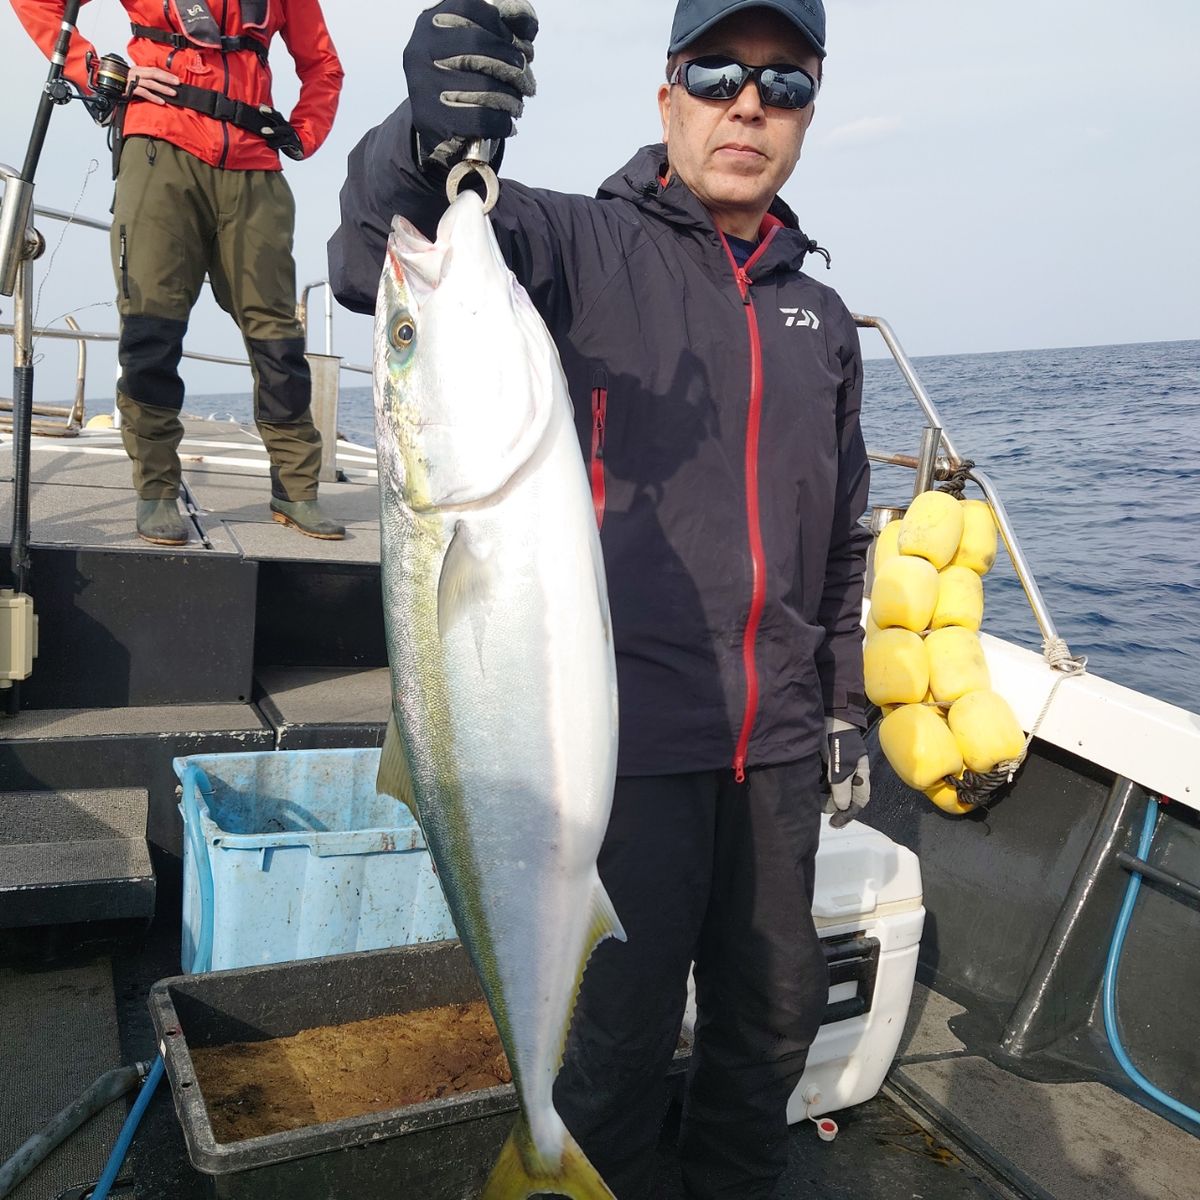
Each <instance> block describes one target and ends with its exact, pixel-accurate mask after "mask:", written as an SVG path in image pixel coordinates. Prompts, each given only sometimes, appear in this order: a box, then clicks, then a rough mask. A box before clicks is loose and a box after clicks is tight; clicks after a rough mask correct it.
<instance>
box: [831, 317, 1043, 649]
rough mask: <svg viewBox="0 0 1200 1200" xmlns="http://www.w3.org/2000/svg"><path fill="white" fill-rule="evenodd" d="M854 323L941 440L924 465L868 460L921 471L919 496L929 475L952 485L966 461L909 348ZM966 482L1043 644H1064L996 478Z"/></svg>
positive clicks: (882, 326) (975, 475)
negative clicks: (977, 496)
mask: <svg viewBox="0 0 1200 1200" xmlns="http://www.w3.org/2000/svg"><path fill="white" fill-rule="evenodd" d="M854 323H855V324H856V325H857V326H858V327H859V329H874V330H877V331H878V333H879V335H880V337H882V338H883V341H884V344H885V345H886V346H887V348H888V350H889V351H890V352H891V355H892V358H893V359H895V361H896V366H898V367H899V368H900V374H901V375H903V376H904V381H905V383H907V384H908V386H909V390H910V391H911V392H912V394H913V396H914V398H915V399H916V401H917V403H918V404H919V405H920V407H921V411H922V412H923V413H924V414H925V420H926V422H927V428H928V429H931V430H934V431H936V434H937V436H936V437H934V438H932V439H931V445H932V447H933V449H932V451H931V452H930V453H929V455H928V458H927V461H926V462H925V463H922V460H921V457H920V456H913V455H908V454H881V453H877V452H874V451H871V452H869V453H868V455H867V457H868V458H870V460H871V461H872V462H874V463H881V464H885V465H887V466H893V467H906V468H908V469H910V470H913V471H916V472H917V473H918V485H919V486H918V490H923V488H924V486H926V485H925V484H924V483H923V482H922V480H921V475H922V473H923V472H924V473H928V475H929V476H930V477H931V478H930V482H931V481H932V480H933V479H943V480H944V479H949V478H950V476H951V475H953V474H954V473H955V472H956V471H959V470H961V468H962V466H963V464H964V463H965V462H966V461H967V460H966V458H965V457H964V456H963V455H962V454H960V453H959V451H958V448H957V447H956V446H955V444H954V442H953V441H951V439H950V435H949V434H948V433H947V432H946V425H945V422H944V421H943V420H942V416H941V413H939V412H938V409H937V405H935V404H934V402H933V400H932V399H931V398H930V395H929V393H928V392H927V391H926V390H925V385H924V384H923V383H922V382H921V380H920V378H919V376H918V375H917V372H916V369H915V368H914V367H913V365H912V362H911V361H910V360H909V357H908V355H907V354H905V352H904V347H903V346H901V345H900V341H899V339H898V338H897V337H896V334H895V333H894V332H893V330H892V327H891V326H890V325H889V324H888V323H887V322H886V321H885V320H884V319H883V318H882V317H868V316H860V315H858V314H857V313H855V314H854ZM939 442H940V444H941V446H943V447H944V448H945V450H946V456H945V457H939V456H938V455H937V451H936V447H937V445H938V443H939ZM967 478H969V479H971V480H972V481H973V482H974V483H976V484H978V485H979V488H980V490H981V491H982V492H983V494H984V496H985V497H986V499H987V502H988V504H990V505H991V508H992V512H993V513H994V514H995V517H996V525H997V527H998V528H999V530H1000V536H1001V538H1002V539H1003V541H1004V546H1005V549H1006V550H1007V551H1008V557H1009V558H1010V559H1011V560H1012V565H1013V570H1014V571H1016V573H1017V578H1018V579H1019V580H1020V582H1021V587H1022V588H1023V589H1024V591H1025V597H1026V599H1027V600H1028V601H1029V607H1030V608H1031V609H1032V610H1033V615H1034V618H1035V620H1036V621H1037V623H1038V627H1039V628H1040V629H1041V631H1042V641H1043V642H1044V643H1050V642H1057V641H1060V640H1061V639H1060V637H1059V632H1058V627H1057V626H1056V625H1055V623H1054V618H1053V617H1052V616H1051V615H1050V610H1049V608H1048V607H1047V605H1046V600H1045V598H1044V597H1043V595H1042V589H1041V588H1040V587H1038V582H1037V580H1036V579H1035V578H1034V574H1033V568H1032V567H1031V566H1030V565H1029V560H1028V559H1027V558H1026V557H1025V552H1024V550H1022V549H1021V543H1020V541H1019V539H1018V538H1017V531H1016V529H1014V528H1013V523H1012V519H1011V518H1010V517H1009V515H1008V510H1007V509H1006V508H1005V507H1004V502H1003V501H1002V500H1001V499H1000V492H999V490H998V489H997V487H996V485H995V484H994V483H993V482H992V480H991V478H990V477H989V476H988V475H987V474H985V473H984V472H983V471H981V470H979V468H978V467H976V466H972V467H971V468H970V470H969V471H968V472H967Z"/></svg>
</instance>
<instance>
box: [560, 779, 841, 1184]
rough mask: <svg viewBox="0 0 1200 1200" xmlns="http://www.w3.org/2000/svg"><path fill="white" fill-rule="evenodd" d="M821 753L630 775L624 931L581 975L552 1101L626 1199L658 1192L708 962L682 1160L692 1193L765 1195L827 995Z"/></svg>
mask: <svg viewBox="0 0 1200 1200" xmlns="http://www.w3.org/2000/svg"><path fill="white" fill-rule="evenodd" d="M820 769H821V766H820V759H819V758H818V757H817V756H813V757H811V758H806V759H803V760H801V761H798V762H795V763H791V764H787V765H784V766H774V767H764V768H759V769H754V770H750V771H748V772H747V774H746V779H745V782H744V783H741V784H739V783H737V782H735V780H734V778H733V774H732V772H731V771H720V772H716V771H707V772H701V773H697V774H688V775H668V776H636V777H623V778H619V779H618V780H617V786H616V794H615V796H614V799H613V811H612V818H611V820H610V822H609V827H608V832H607V834H606V836H605V841H604V845H603V848H602V850H601V853H600V858H599V868H600V876H601V879H602V880H603V881H604V885H605V887H606V888H607V889H608V894H609V896H610V897H611V898H612V902H613V905H614V907H615V908H616V911H617V915H618V916H619V917H620V919H621V922H622V924H623V925H624V927H625V931H626V934H627V935H628V941H627V942H624V943H622V942H618V941H616V940H615V939H611V938H610V939H608V940H607V941H605V942H602V943H601V944H600V945H599V946H598V947H597V948H596V951H595V953H594V954H593V955H592V958H591V960H590V961H589V963H588V966H587V969H586V970H585V972H584V975H583V984H582V988H581V992H580V997H579V1003H578V1005H577V1007H576V1009H575V1015H574V1020H573V1022H572V1026H571V1031H570V1035H569V1037H568V1039H567V1050H566V1057H565V1060H564V1064H563V1068H562V1071H561V1072H560V1073H559V1077H558V1080H557V1082H556V1084H555V1105H556V1107H557V1108H558V1111H559V1113H560V1114H561V1116H562V1118H563V1120H564V1121H565V1122H566V1125H567V1127H568V1129H570V1130H571V1132H572V1133H573V1134H574V1136H575V1138H576V1140H577V1141H578V1142H579V1143H580V1145H581V1146H582V1147H583V1150H584V1152H585V1153H586V1154H587V1155H588V1157H589V1158H590V1159H591V1161H592V1163H593V1164H594V1165H595V1167H596V1168H597V1170H598V1171H599V1172H600V1173H601V1175H602V1176H603V1178H604V1180H605V1182H607V1183H608V1185H609V1187H610V1188H611V1189H612V1190H613V1192H614V1193H615V1195H616V1196H617V1200H651V1188H652V1181H653V1173H654V1168H655V1147H656V1144H657V1141H658V1137H659V1131H660V1127H661V1125H662V1121H663V1117H664V1115H665V1112H666V1108H667V1104H668V1101H669V1090H668V1083H667V1067H668V1064H669V1062H670V1060H671V1057H672V1055H673V1054H674V1052H675V1049H676V1046H677V1042H678V1037H679V1030H680V1023H681V1020H682V1017H683V1012H684V1006H685V1002H686V988H687V977H688V969H689V966H690V965H691V963H692V961H693V959H694V960H695V978H696V996H697V1007H698V1020H697V1026H696V1040H695V1047H694V1051H693V1054H692V1058H691V1063H690V1069H689V1074H688V1079H687V1087H686V1093H685V1098H684V1108H683V1118H682V1126H681V1131H680V1143H679V1155H680V1162H681V1165H682V1169H683V1178H684V1186H685V1194H686V1195H687V1196H688V1197H689V1200H765V1198H766V1197H768V1196H770V1194H771V1192H772V1189H773V1188H774V1186H775V1183H776V1180H777V1179H778V1178H779V1176H780V1175H781V1174H782V1173H783V1171H784V1169H785V1167H786V1166H787V1153H788V1136H787V1116H786V1107H787V1101H788V1098H789V1096H790V1095H791V1093H792V1091H793V1089H794V1088H795V1086H796V1084H797V1082H798V1081H799V1079H800V1076H801V1074H802V1073H803V1070H804V1064H805V1060H806V1058H807V1055H808V1048H809V1046H810V1045H811V1043H812V1039H813V1037H814V1036H815V1035H816V1032H817V1029H818V1026H819V1024H820V1021H821V1016H822V1014H823V1012H824V1010H825V1005H826V1002H827V999H828V994H829V976H828V969H827V967H826V965H825V958H824V955H823V953H822V950H821V945H820V941H819V939H818V937H817V934H816V931H815V929H814V927H813V921H812V894H813V871H814V864H815V859H816V851H817V842H818V839H819V836H820V812H821V801H822V797H821V794H820V790H819V778H820Z"/></svg>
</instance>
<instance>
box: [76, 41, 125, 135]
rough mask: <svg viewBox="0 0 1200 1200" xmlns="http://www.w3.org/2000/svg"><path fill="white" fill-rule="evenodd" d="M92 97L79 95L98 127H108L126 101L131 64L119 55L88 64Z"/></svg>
mask: <svg viewBox="0 0 1200 1200" xmlns="http://www.w3.org/2000/svg"><path fill="white" fill-rule="evenodd" d="M88 85H89V86H90V87H91V89H92V94H91V95H90V96H85V95H84V94H83V93H82V92H80V93H79V98H80V100H82V101H83V105H84V107H85V108H86V109H87V110H88V112H90V113H91V114H92V119H93V120H94V121H95V122H96V124H97V125H108V124H109V123H110V122H111V121H112V119H113V114H114V113H115V112H116V111H117V106H118V105H119V104H121V102H122V101H123V100H124V99H125V90H126V88H128V86H129V64H128V63H127V62H126V61H125V60H124V59H123V58H122V57H121V56H120V55H119V54H106V55H105V56H104V57H103V58H102V59H100V61H99V62H96V61H95V60H94V59H93V60H91V61H90V62H89V64H88Z"/></svg>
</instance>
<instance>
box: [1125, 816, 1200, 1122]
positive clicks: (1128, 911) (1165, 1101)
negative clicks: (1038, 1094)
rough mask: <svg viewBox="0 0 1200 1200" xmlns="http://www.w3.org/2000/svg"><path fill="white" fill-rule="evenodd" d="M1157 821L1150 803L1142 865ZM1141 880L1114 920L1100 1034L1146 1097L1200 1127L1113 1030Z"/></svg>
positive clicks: (1134, 877) (1133, 882) (1199, 1115)
mask: <svg viewBox="0 0 1200 1200" xmlns="http://www.w3.org/2000/svg"><path fill="white" fill-rule="evenodd" d="M1157 820H1158V801H1157V800H1151V801H1150V802H1149V804H1148V805H1147V806H1146V817H1145V820H1144V821H1143V822H1142V837H1141V841H1140V842H1139V844H1138V852H1137V856H1138V858H1140V859H1141V860H1142V861H1143V862H1145V861H1147V860H1148V859H1149V857H1150V843H1151V842H1152V841H1153V840H1154V826H1155V823H1156V822H1157ZM1141 886H1142V877H1141V875H1140V874H1139V873H1138V872H1137V871H1134V872H1132V873H1131V874H1130V876H1129V886H1128V887H1127V888H1126V889H1125V901H1124V903H1123V904H1122V905H1121V913H1120V916H1118V917H1117V927H1116V929H1115V930H1114V931H1113V937H1112V943H1111V944H1110V945H1109V948H1108V964H1107V965H1106V966H1105V968H1104V1031H1105V1033H1107V1034H1108V1044H1109V1046H1111V1047H1112V1052H1113V1054H1114V1055H1115V1056H1116V1059H1117V1062H1118V1063H1119V1064H1120V1066H1121V1070H1122V1071H1124V1072H1125V1074H1126V1075H1128V1076H1129V1078H1130V1079H1131V1080H1133V1082H1134V1083H1135V1084H1136V1085H1137V1086H1138V1087H1139V1088H1141V1090H1142V1091H1143V1092H1145V1093H1146V1094H1147V1095H1148V1096H1152V1097H1153V1098H1154V1099H1155V1100H1157V1101H1158V1102H1159V1104H1162V1105H1164V1106H1165V1107H1167V1108H1169V1109H1170V1110H1171V1111H1172V1112H1175V1113H1178V1114H1179V1115H1180V1116H1181V1117H1185V1118H1186V1119H1187V1120H1189V1121H1194V1122H1195V1123H1196V1124H1198V1125H1200V1112H1197V1111H1196V1109H1194V1108H1190V1107H1189V1106H1188V1105H1186V1104H1184V1103H1183V1101H1182V1100H1176V1099H1175V1097H1174V1096H1169V1095H1168V1094H1167V1093H1166V1092H1164V1091H1163V1090H1162V1089H1161V1088H1156V1087H1155V1086H1154V1084H1152V1083H1151V1082H1150V1080H1148V1079H1147V1078H1146V1077H1145V1075H1143V1074H1142V1073H1141V1071H1139V1070H1138V1069H1137V1067H1135V1066H1134V1065H1133V1061H1132V1060H1131V1059H1130V1057H1129V1055H1128V1054H1127V1053H1126V1052H1125V1047H1124V1046H1122V1045H1121V1036H1120V1033H1119V1032H1118V1030H1117V970H1118V968H1119V967H1120V965H1121V951H1122V949H1123V948H1124V946H1125V935H1126V933H1128V932H1129V921H1130V918H1131V917H1132V916H1133V906H1134V904H1135V903H1136V901H1137V895H1138V892H1139V891H1140V890H1141Z"/></svg>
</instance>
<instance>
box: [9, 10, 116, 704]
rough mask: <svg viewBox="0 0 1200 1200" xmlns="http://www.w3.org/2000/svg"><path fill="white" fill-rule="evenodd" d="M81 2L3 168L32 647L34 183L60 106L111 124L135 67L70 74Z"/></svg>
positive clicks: (16, 508)
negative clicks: (84, 77) (20, 157)
mask: <svg viewBox="0 0 1200 1200" xmlns="http://www.w3.org/2000/svg"><path fill="white" fill-rule="evenodd" d="M79 5H80V0H67V2H66V5H65V8H64V11H63V19H62V25H61V27H60V29H59V33H58V39H57V40H56V42H55V44H54V50H53V53H52V54H51V56H50V71H49V74H48V75H47V76H46V82H45V84H44V85H43V87H42V95H41V99H40V100H39V102H38V108H37V113H36V115H35V116H34V119H33V129H32V130H31V132H30V135H29V146H28V148H27V150H26V152H25V163H24V165H23V166H22V168H21V170H20V171H19V172H18V171H16V170H14V169H13V168H12V167H6V166H4V165H3V164H0V178H2V179H3V180H4V200H3V202H2V203H0V295H4V296H13V297H14V303H13V404H12V433H13V452H12V453H13V526H12V540H11V543H10V549H9V563H10V570H11V575H12V588H13V591H14V593H15V596H13V597H6V600H7V601H8V603H9V604H10V606H12V607H14V608H15V607H17V606H18V605H19V606H20V607H21V608H22V609H23V610H24V611H25V613H26V616H25V620H26V621H27V623H28V627H29V629H30V632H29V634H28V637H29V640H30V642H32V624H33V615H32V610H33V606H32V601H31V600H30V601H29V602H28V603H24V599H25V598H26V597H28V592H29V580H30V559H29V485H30V440H31V437H32V433H33V312H32V309H31V307H30V305H31V302H32V291H33V289H32V283H33V261H34V259H36V258H39V257H41V255H42V253H43V252H44V250H45V248H46V243H45V240H44V239H43V238H42V236H41V234H39V233H38V232H37V230H36V229H34V228H33V226H32V224H31V223H30V222H31V217H32V215H33V182H34V177H35V175H36V174H37V168H38V163H39V161H40V160H41V157H42V149H43V147H44V146H45V143H46V133H47V130H48V129H49V127H50V116H51V113H52V112H53V111H54V109H55V108H56V107H57V106H59V105H62V104H66V103H68V101H70V100H73V99H78V100H80V101H81V102H82V103H83V105H84V107H85V108H87V110H88V112H89V113H91V115H92V117H93V119H94V120H95V121H96V122H97V123H98V124H100V125H107V124H109V123H110V122H111V121H112V118H113V116H114V114H115V113H116V111H117V108H118V106H119V105H120V104H121V102H122V100H123V98H124V95H125V89H126V86H127V85H128V82H129V67H128V64H127V63H126V62H125V60H124V59H123V58H121V56H120V55H118V54H106V55H105V56H104V57H103V58H102V59H100V60H99V62H96V63H91V62H89V64H88V66H89V75H90V80H89V82H90V90H88V91H84V90H83V89H81V88H79V87H77V86H76V85H75V84H73V83H72V82H71V81H70V80H68V79H67V78H66V76H65V74H64V71H65V68H66V65H67V55H68V53H69V52H70V48H71V38H72V37H73V36H74V33H75V22H76V19H77V18H78V16H79ZM8 693H9V694H8V712H9V714H10V715H11V714H14V713H16V712H17V711H18V709H19V708H20V681H19V680H13V681H12V686H11V688H9V689H8Z"/></svg>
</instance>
